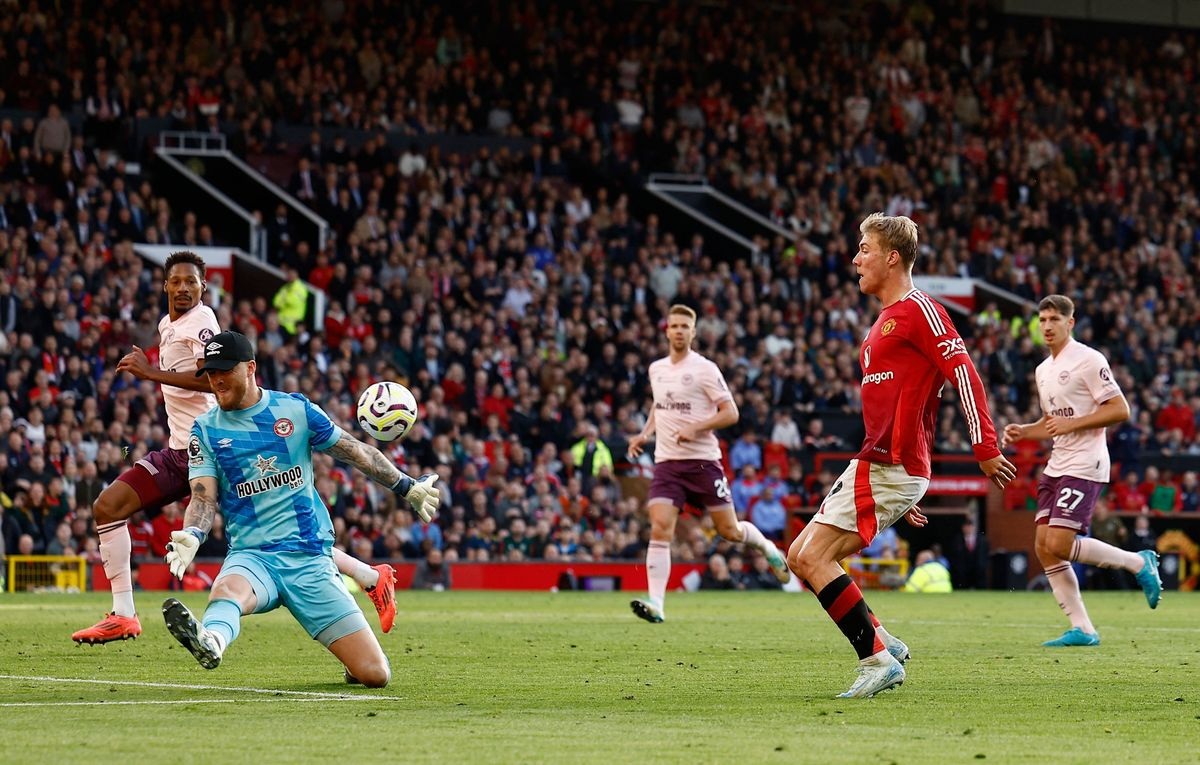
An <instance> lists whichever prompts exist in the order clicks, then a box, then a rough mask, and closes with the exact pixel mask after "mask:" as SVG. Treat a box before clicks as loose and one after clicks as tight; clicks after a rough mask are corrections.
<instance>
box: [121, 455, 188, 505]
mask: <svg viewBox="0 0 1200 765" xmlns="http://www.w3.org/2000/svg"><path fill="white" fill-rule="evenodd" d="M117 480H118V481H122V482H124V483H127V484H129V487H130V488H132V489H133V490H134V491H135V492H137V495H138V501H139V502H140V503H141V506H142V511H143V512H145V513H146V514H147V515H149V516H151V517H153V516H155V515H158V511H159V510H161V509H162V506H163V505H169V504H171V503H172V502H178V501H179V500H181V499H183V498H184V497H186V496H187V495H189V494H191V493H192V489H191V487H190V486H189V485H188V465H187V450H186V449H159V450H158V451H156V452H147V453H146V456H145V457H142V458H141V459H140V460H138V461H137V462H135V463H133V467H131V468H129V469H128V470H126V471H125V472H123V473H121V475H119V476H117Z"/></svg>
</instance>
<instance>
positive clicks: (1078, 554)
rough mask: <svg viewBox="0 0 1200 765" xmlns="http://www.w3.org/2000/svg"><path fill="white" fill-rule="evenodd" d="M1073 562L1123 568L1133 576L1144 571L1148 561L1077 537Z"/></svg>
mask: <svg viewBox="0 0 1200 765" xmlns="http://www.w3.org/2000/svg"><path fill="white" fill-rule="evenodd" d="M1071 560H1073V561H1078V562H1079V563H1086V564H1088V565H1089V566H1097V567H1099V568H1123V569H1125V570H1126V571H1128V572H1129V573H1131V574H1136V573H1137V572H1139V571H1141V570H1142V566H1144V565H1145V563H1146V561H1145V560H1144V559H1143V558H1142V556H1140V555H1138V554H1137V553H1133V552H1129V551H1128V550H1122V549H1121V548H1119V547H1113V546H1112V545H1110V544H1108V543H1106V542H1101V541H1100V540H1099V539H1092V538H1090V537H1086V538H1085V537H1076V538H1075V545H1074V546H1073V547H1072V548H1071Z"/></svg>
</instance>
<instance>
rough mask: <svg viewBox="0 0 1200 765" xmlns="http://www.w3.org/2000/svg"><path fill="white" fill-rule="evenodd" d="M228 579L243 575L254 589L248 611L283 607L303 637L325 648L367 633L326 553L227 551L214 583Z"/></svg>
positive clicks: (360, 615)
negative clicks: (305, 634) (253, 600)
mask: <svg viewBox="0 0 1200 765" xmlns="http://www.w3.org/2000/svg"><path fill="white" fill-rule="evenodd" d="M231 575H237V576H240V577H243V578H244V579H246V580H247V581H249V582H250V585H251V586H252V587H253V588H254V595H255V596H256V598H257V599H258V607H257V608H256V609H255V610H254V613H256V614H263V613H266V612H267V611H273V610H275V609H276V608H279V606H287V609H288V610H289V611H291V612H292V616H294V617H295V618H296V621H298V622H300V626H302V627H304V629H305V631H307V632H308V634H309V636H310V637H312V639H313V640H319V641H320V642H321V645H324V646H325V647H326V648H328V647H329V645H330V644H331V643H333V641H335V640H337V639H338V638H343V637H345V636H346V635H352V634H354V633H355V632H358V631H359V630H365V629H370V627H369V626H368V625H367V619H366V617H365V616H363V612H362V609H360V608H359V607H358V603H356V602H355V600H354V596H353V595H351V594H350V592H349V591H348V590H347V589H346V585H345V584H343V583H342V575H341V574H339V573H338V570H337V566H335V565H334V564H333V558H332V557H331V556H329V555H313V554H311V553H299V552H263V551H261V550H236V551H231V552H230V553H229V555H228V556H227V557H226V558H225V563H224V565H222V566H221V573H219V574H218V575H217V580H218V581H219V580H220V579H221V577H225V576H231Z"/></svg>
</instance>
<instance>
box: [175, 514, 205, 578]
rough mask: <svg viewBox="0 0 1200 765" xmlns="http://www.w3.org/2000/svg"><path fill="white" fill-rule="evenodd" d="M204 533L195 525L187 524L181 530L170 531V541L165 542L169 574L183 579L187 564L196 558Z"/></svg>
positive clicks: (190, 563)
mask: <svg viewBox="0 0 1200 765" xmlns="http://www.w3.org/2000/svg"><path fill="white" fill-rule="evenodd" d="M205 536H206V535H205V533H204V532H203V531H201V530H200V529H198V528H196V527H195V526H188V527H187V528H186V529H184V530H183V531H172V532H171V541H170V542H168V543H167V566H168V567H169V568H170V569H171V574H172V575H173V576H175V577H176V578H178V579H181V580H182V579H183V575H184V574H185V573H187V570H188V566H190V565H192V561H193V560H195V558H196V551H197V550H199V549H200V543H201V542H203V541H204V537H205Z"/></svg>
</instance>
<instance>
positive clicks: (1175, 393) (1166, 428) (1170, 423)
mask: <svg viewBox="0 0 1200 765" xmlns="http://www.w3.org/2000/svg"><path fill="white" fill-rule="evenodd" d="M1185 398H1186V391H1184V389H1183V388H1173V389H1172V390H1171V401H1170V403H1169V404H1167V405H1166V406H1164V407H1163V408H1162V409H1160V410H1159V411H1158V416H1157V417H1155V418H1154V427H1155V429H1157V430H1158V431H1159V432H1161V433H1169V432H1171V431H1172V430H1178V431H1179V432H1180V434H1181V435H1182V436H1183V439H1184V441H1185V442H1190V441H1192V439H1194V438H1195V437H1196V412H1195V410H1193V409H1192V407H1190V406H1189V405H1188V403H1187V401H1186V400H1185Z"/></svg>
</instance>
